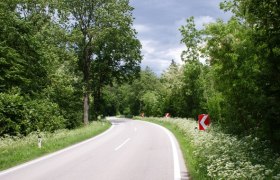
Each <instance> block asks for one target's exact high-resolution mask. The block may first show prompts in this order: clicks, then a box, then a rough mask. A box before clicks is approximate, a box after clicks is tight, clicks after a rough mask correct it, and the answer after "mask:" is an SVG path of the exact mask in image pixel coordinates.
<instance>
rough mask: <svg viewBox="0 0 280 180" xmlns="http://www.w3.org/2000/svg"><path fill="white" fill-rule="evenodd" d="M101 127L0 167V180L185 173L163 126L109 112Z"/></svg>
mask: <svg viewBox="0 0 280 180" xmlns="http://www.w3.org/2000/svg"><path fill="white" fill-rule="evenodd" d="M109 120H110V121H111V122H112V127H111V128H110V129H109V130H107V131H106V132H105V133H103V134H101V135H99V136H97V137H94V138H92V139H89V140H87V141H84V142H82V143H79V144H77V145H74V146H71V147H69V148H66V149H64V150H61V151H58V152H56V153H53V154H50V155H48V156H44V157H42V158H39V159H36V160H34V161H30V162H28V163H25V164H23V165H20V166H16V167H14V168H11V169H8V170H6V171H2V172H0V179H1V180H19V179H20V180H172V179H176V180H178V179H188V173H187V170H186V168H185V166H184V161H183V158H182V155H181V151H180V149H179V147H178V144H177V141H176V139H175V138H174V136H173V135H172V134H171V133H170V132H169V131H168V130H166V129H165V128H163V127H161V126H159V125H155V124H152V123H148V122H143V121H136V120H129V119H121V118H113V117H111V118H109Z"/></svg>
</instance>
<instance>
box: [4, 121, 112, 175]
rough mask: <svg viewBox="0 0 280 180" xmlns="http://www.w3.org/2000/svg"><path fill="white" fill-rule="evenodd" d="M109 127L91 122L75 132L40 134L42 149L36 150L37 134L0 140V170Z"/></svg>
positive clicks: (78, 140) (107, 124)
mask: <svg viewBox="0 0 280 180" xmlns="http://www.w3.org/2000/svg"><path fill="white" fill-rule="evenodd" d="M109 127H110V124H109V123H108V122H100V121H99V122H92V123H90V124H89V125H88V126H85V127H81V128H78V129H75V130H66V129H63V130H58V131H55V132H54V133H47V132H41V133H40V136H41V137H42V148H38V145H37V143H38V133H31V134H29V135H28V136H26V137H10V136H6V137H2V138H0V170H4V169H7V168H9V167H12V166H15V165H18V164H21V163H23V162H26V161H28V160H31V159H34V158H37V157H40V156H42V155H45V154H48V153H51V152H54V151H57V150H59V149H62V148H65V147H67V146H69V145H72V144H75V143H78V142H80V141H83V140H85V139H88V138H91V137H93V136H95V135H97V134H99V133H101V132H103V131H105V130H106V129H108V128H109Z"/></svg>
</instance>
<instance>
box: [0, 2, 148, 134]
mask: <svg viewBox="0 0 280 180" xmlns="http://www.w3.org/2000/svg"><path fill="white" fill-rule="evenodd" d="M128 3H129V1H126V0H120V1H117V0H99V1H95V0H85V1H75V0H71V1H53V0H38V1H29V0H21V1H19V0H11V1H0V24H1V25H0V67H1V68H0V136H3V135H5V134H8V135H13V136H15V135H28V134H29V133H31V132H33V131H51V132H53V131H55V130H57V129H61V128H76V127H78V126H80V125H81V124H82V123H83V121H82V116H83V100H86V102H84V105H87V106H86V107H85V106H84V110H85V111H84V116H85V114H86V115H87V119H85V118H84V120H85V121H84V123H86V124H87V123H88V120H89V118H90V120H93V119H94V118H96V117H97V115H98V114H100V111H99V106H101V105H100V102H99V101H97V100H98V99H100V97H99V96H100V95H99V94H101V91H103V89H101V87H103V86H104V85H106V84H109V83H112V81H113V80H114V79H117V80H118V82H125V81H127V80H130V79H131V78H132V77H134V76H136V75H137V73H138V72H139V70H140V66H139V63H140V61H141V58H142V57H141V54H140V48H141V45H140V43H139V41H138V40H137V38H136V32H135V30H134V29H133V28H132V23H133V18H132V13H131V11H132V10H133V8H132V7H130V6H129V4H128ZM112 9H114V11H112ZM119 79H120V80H119ZM96 91H98V93H99V94H98V93H96ZM85 97H86V99H85ZM90 97H93V99H94V108H92V109H94V112H95V113H92V114H95V117H89V114H88V108H89V104H90V103H92V104H93V102H92V101H90Z"/></svg>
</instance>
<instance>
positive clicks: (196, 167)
mask: <svg viewBox="0 0 280 180" xmlns="http://www.w3.org/2000/svg"><path fill="white" fill-rule="evenodd" d="M137 119H142V120H146V121H150V122H154V123H157V124H160V125H162V126H164V127H166V128H168V129H170V130H171V131H172V132H173V134H174V135H175V136H176V138H177V140H178V142H179V143H180V146H181V149H182V152H183V155H184V158H185V162H186V165H187V168H188V170H189V172H190V175H191V177H192V179H196V180H197V179H280V155H279V154H277V153H275V152H273V151H272V150H271V149H270V148H269V146H268V142H264V141H260V140H259V139H257V138H254V137H251V136H247V137H244V138H242V139H238V138H236V137H234V136H231V135H227V134H223V133H221V132H220V131H219V130H217V129H215V127H211V129H209V130H208V131H207V132H205V131H198V130H197V129H195V127H197V122H196V121H194V120H191V119H173V118H139V117H137Z"/></svg>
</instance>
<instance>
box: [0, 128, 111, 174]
mask: <svg viewBox="0 0 280 180" xmlns="http://www.w3.org/2000/svg"><path fill="white" fill-rule="evenodd" d="M114 127H115V126H114V125H112V126H111V127H110V128H109V129H108V130H106V131H105V132H103V133H101V134H99V135H97V136H94V137H92V138H90V139H88V140H85V141H82V142H80V143H78V144H75V145H72V146H70V147H67V148H64V149H62V150H59V151H56V152H54V153H51V154H49V155H45V156H43V157H40V158H38V159H35V160H31V161H29V162H26V163H24V164H21V165H18V166H15V167H12V168H10V169H7V170H4V171H0V176H3V175H5V174H9V173H12V172H14V171H16V170H19V169H22V168H24V167H27V166H30V165H32V164H35V163H38V162H40V161H43V160H46V159H49V158H51V157H54V156H57V155H59V154H61V153H64V152H66V151H69V150H71V149H74V148H76V147H79V146H81V145H84V144H86V143H88V142H90V141H93V140H95V139H97V138H99V137H101V136H104V135H105V134H107V133H109V132H110V131H111V130H112V129H113V128H114Z"/></svg>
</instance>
